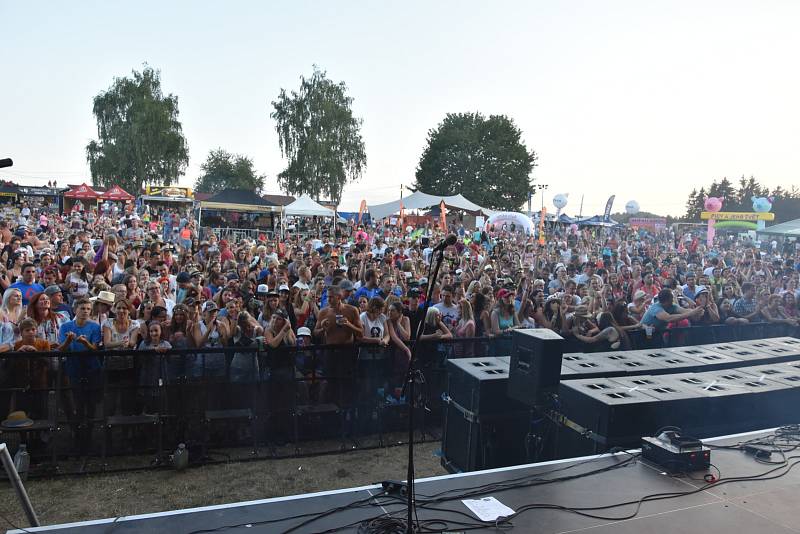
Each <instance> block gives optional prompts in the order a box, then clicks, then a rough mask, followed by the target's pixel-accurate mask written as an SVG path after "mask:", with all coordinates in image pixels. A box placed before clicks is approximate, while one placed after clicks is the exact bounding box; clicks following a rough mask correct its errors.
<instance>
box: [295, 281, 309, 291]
mask: <svg viewBox="0 0 800 534" xmlns="http://www.w3.org/2000/svg"><path fill="white" fill-rule="evenodd" d="M292 287H299V288H300V289H308V284H306V283H305V282H301V281H300V280H298V281H297V282H295V283H294V284H293V285H292Z"/></svg>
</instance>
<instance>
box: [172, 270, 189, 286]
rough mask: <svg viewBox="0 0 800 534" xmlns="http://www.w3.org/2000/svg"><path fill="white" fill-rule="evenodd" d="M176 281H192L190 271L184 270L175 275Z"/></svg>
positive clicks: (183, 282)
mask: <svg viewBox="0 0 800 534" xmlns="http://www.w3.org/2000/svg"><path fill="white" fill-rule="evenodd" d="M175 281H176V282H178V283H179V284H185V283H188V282H191V281H192V277H191V276H189V273H187V272H185V271H183V272H180V273H178V276H176V277H175Z"/></svg>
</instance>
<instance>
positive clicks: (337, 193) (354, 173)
mask: <svg viewBox="0 0 800 534" xmlns="http://www.w3.org/2000/svg"><path fill="white" fill-rule="evenodd" d="M352 104H353V98H352V97H350V96H348V94H347V86H346V85H345V83H344V82H339V83H335V82H333V81H331V80H329V79H328V78H327V77H326V73H325V72H324V71H320V70H319V68H317V67H316V66H314V72H313V73H312V75H311V77H310V78H305V77H304V76H301V77H300V90H299V91H292V92H291V93H287V92H286V90H285V89H281V92H280V94H279V95H278V98H277V100H275V101H273V102H272V107H273V111H272V113H270V117H271V118H272V119H274V120H275V122H276V125H275V129H276V130H277V132H278V142H279V144H280V148H281V153H282V154H283V156H284V157H285V158H286V159H287V160H288V162H289V164H288V166H287V167H286V169H285V170H284V171H282V172H281V173H280V174H279V175H278V184H279V185H280V187H281V188H282V189H283V190H284V191H286V192H287V193H289V194H295V195H296V194H303V193H306V194H308V195H310V196H312V197H314V198H316V199H317V200H319V199H320V196H321V195H326V196H327V197H328V198H330V199H331V200H332V201H334V202H336V203H338V202H339V200H340V199H341V197H342V190H343V189H344V186H345V185H346V184H347V183H349V182H351V181H355V180H358V179H359V178H360V177H361V175H362V173H363V172H364V169H365V168H366V166H367V155H366V152H365V150H364V141H363V140H362V139H361V132H360V130H361V124H362V122H363V121H362V120H361V119H358V118H356V117H354V116H353V111H352V109H351V106H352Z"/></svg>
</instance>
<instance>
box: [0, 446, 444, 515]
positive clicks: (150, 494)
mask: <svg viewBox="0 0 800 534" xmlns="http://www.w3.org/2000/svg"><path fill="white" fill-rule="evenodd" d="M439 448H440V443H437V442H430V443H422V444H418V445H417V449H416V451H417V452H416V455H415V458H416V460H415V462H416V466H417V468H416V473H417V476H418V477H425V476H434V475H440V474H445V471H444V469H442V467H441V466H440V465H439V458H438V457H437V456H436V452H437V451H438V450H439ZM406 458H407V451H406V448H405V447H389V448H382V449H372V450H357V451H350V452H347V453H342V454H336V455H326V456H316V457H312V458H289V459H267V460H264V461H255V462H246V463H227V464H220V465H210V466H204V467H198V468H192V469H189V470H187V471H185V472H176V471H171V470H158V471H141V472H134V473H125V474H100V475H86V476H72V477H62V478H54V479H44V480H30V481H29V482H28V483H27V484H26V487H27V490H28V493H29V495H30V497H31V500H32V502H33V505H34V508H35V509H36V512H37V514H38V515H39V520H40V521H41V522H42V524H53V523H65V522H71V521H82V520H87V519H100V518H106V517H115V516H120V515H132V514H143V513H149V512H159V511H163V510H173V509H180V508H191V507H196V506H207V505H213V504H223V503H230V502H238V501H247V500H254V499H265V498H268V497H279V496H284V495H294V494H299V493H308V492H312V491H323V490H332V489H339V488H346V487H351V486H361V485H366V484H371V483H374V482H379V481H381V480H384V479H388V478H393V479H401V478H405V466H406ZM0 513H2V514H3V515H4V516H5V517H7V518H8V519H9V520H11V521H12V522H14V524H16V525H20V526H25V525H26V522H25V517H24V514H23V513H22V510H21V509H20V507H19V504H18V502H17V500H16V497H15V495H14V493H13V490H11V488H10V487H9V486H7V485H4V486H3V488H2V490H0Z"/></svg>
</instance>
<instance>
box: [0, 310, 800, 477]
mask: <svg viewBox="0 0 800 534" xmlns="http://www.w3.org/2000/svg"><path fill="white" fill-rule="evenodd" d="M795 334H797V329H796V328H792V327H789V326H787V325H774V324H751V325H745V326H738V327H732V326H724V325H721V326H716V325H715V326H708V327H689V328H677V329H673V330H669V331H667V332H665V333H663V334H660V335H654V336H652V337H651V338H648V337H647V336H646V335H645V334H644V332H632V333H631V336H630V337H631V343H632V344H633V348H634V349H642V348H655V347H663V346H683V345H699V344H705V343H716V342H727V341H734V340H746V339H760V338H764V337H775V336H782V335H795ZM421 343H423V345H421V346H420V347H419V350H418V354H419V362H418V367H419V368H420V369H421V370H422V374H423V376H424V377H425V379H424V384H422V387H418V388H416V389H417V391H419V392H420V393H419V399H418V400H419V401H420V402H418V403H417V405H419V406H421V408H419V412H418V414H417V413H415V418H417V421H420V424H419V426H418V428H419V429H420V431H421V433H420V439H425V438H426V437H434V438H435V437H436V429H438V428H441V422H442V419H441V417H442V415H441V412H442V408H443V403H442V401H441V398H442V394H443V393H444V392H445V391H446V362H447V360H448V359H452V358H462V357H480V356H507V355H509V354H510V351H511V339H510V336H505V337H499V338H469V339H455V340H440V341H426V342H421ZM592 349H594V350H603V347H600V346H595V345H583V344H581V343H579V342H577V341H576V340H575V339H570V340H568V342H567V347H566V350H565V352H586V351H589V350H592ZM605 350H607V348H606V349H605ZM406 365H407V360H406V358H405V357H404V356H403V353H401V352H400V351H396V350H394V349H393V348H391V347H388V348H383V347H377V346H376V345H347V346H336V345H319V346H310V347H303V348H300V347H280V348H278V349H272V348H269V347H231V348H225V349H211V348H207V349H200V350H194V349H191V350H171V351H168V352H164V353H157V352H149V351H96V352H85V353H53V352H50V353H5V354H2V355H0V412H2V413H0V416H2V417H3V418H5V414H6V413H10V412H13V411H15V410H22V411H25V412H26V413H27V415H28V417H29V418H30V419H31V420H32V421H23V420H21V419H20V420H18V421H17V424H20V423H21V426H18V427H16V428H8V427H5V426H3V427H0V441H6V442H8V443H9V446H10V448H12V449H14V448H15V447H16V444H18V443H26V444H27V448H28V451H29V452H30V453H31V455H32V457H33V458H34V460H35V462H34V463H35V464H36V465H37V467H38V469H39V472H40V473H50V472H53V471H54V470H55V471H58V470H60V471H61V472H64V471H65V469H63V468H62V467H63V465H64V464H65V461H66V460H67V459H68V458H70V457H76V458H81V459H83V460H84V462H83V463H82V464H81V466H80V467H79V468H77V469H78V470H86V459H93V460H95V461H96V463H99V468H97V469H103V468H105V466H107V465H108V458H109V457H110V456H122V455H126V454H138V455H142V454H145V455H150V456H151V457H152V458H153V462H154V464H155V465H160V464H162V463H164V462H165V459H166V458H167V457H168V454H169V451H173V450H175V447H176V446H177V444H178V443H186V444H188V445H189V446H190V448H191V449H193V454H192V456H193V457H194V458H195V459H197V458H200V459H203V458H208V457H209V456H210V454H211V453H210V451H212V450H217V449H219V448H221V447H247V448H248V449H249V450H250V452H251V454H253V455H261V454H267V455H272V456H276V455H277V454H276V452H275V451H276V450H277V448H279V447H287V446H288V448H289V451H291V452H289V454H301V453H303V452H304V451H303V450H302V448H301V447H302V446H303V445H304V444H307V443H310V442H318V441H319V440H327V441H326V442H324V444H323V446H322V448H319V447H316V448H314V452H333V451H337V450H345V449H348V448H357V447H361V446H364V444H365V443H366V442H369V443H372V444H373V445H374V446H382V445H384V444H386V443H387V436H388V435H389V434H391V433H392V432H396V431H397V432H399V431H402V430H404V428H405V424H406V423H407V416H408V409H407V404H406V403H405V399H403V398H401V392H402V382H403V378H404V374H405V370H406ZM287 444H288V445H287ZM90 470H93V469H90ZM34 474H35V472H34Z"/></svg>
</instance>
